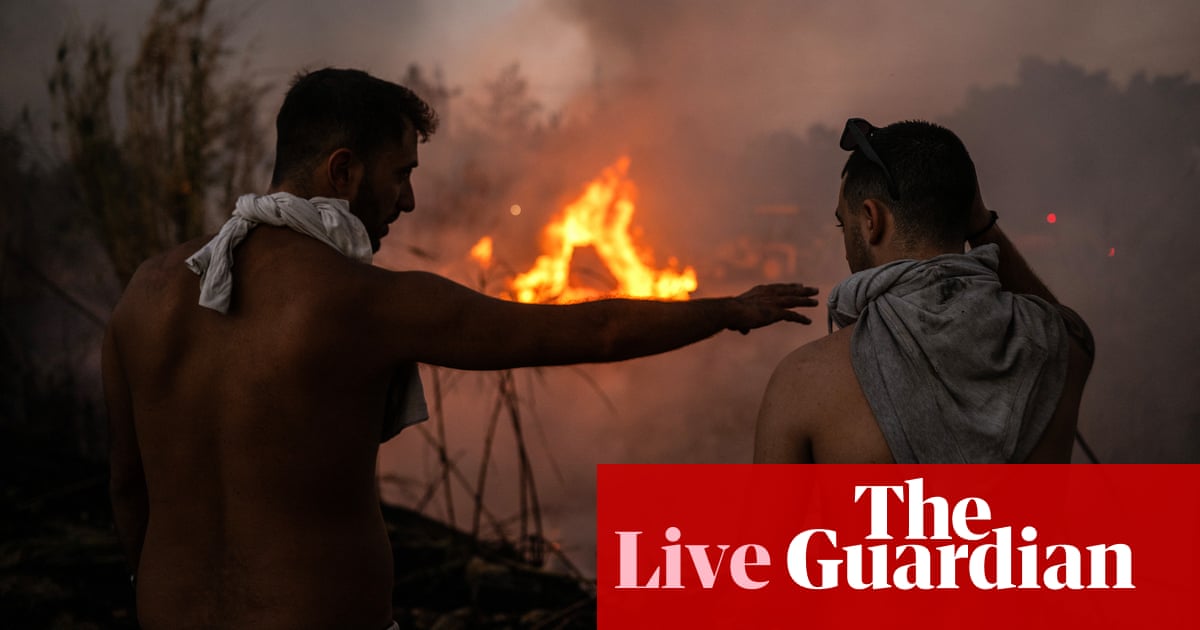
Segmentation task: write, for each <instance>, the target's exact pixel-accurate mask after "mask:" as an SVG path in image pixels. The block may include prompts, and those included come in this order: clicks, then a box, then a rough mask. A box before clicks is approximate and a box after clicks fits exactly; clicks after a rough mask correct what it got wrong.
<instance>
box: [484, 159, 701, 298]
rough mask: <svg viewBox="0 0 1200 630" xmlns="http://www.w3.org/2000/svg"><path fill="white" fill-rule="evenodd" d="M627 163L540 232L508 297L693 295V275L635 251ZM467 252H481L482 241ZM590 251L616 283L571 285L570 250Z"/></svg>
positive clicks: (602, 178)
mask: <svg viewBox="0 0 1200 630" xmlns="http://www.w3.org/2000/svg"><path fill="white" fill-rule="evenodd" d="M628 172H629V158H628V157H621V158H620V159H618V160H617V161H616V163H614V164H612V165H610V166H608V167H607V168H605V169H604V170H603V172H601V174H600V175H599V176H598V177H597V178H596V179H594V180H592V181H591V182H590V183H588V184H587V186H586V187H585V188H584V190H583V193H582V194H580V195H579V197H578V198H577V199H575V200H574V201H573V202H571V203H569V204H567V206H566V207H565V208H563V210H562V211H561V212H560V213H559V214H558V215H557V216H555V217H554V218H553V219H552V220H551V221H550V223H549V224H547V225H546V227H545V228H544V229H543V231H542V254H541V255H540V256H538V258H537V260H536V261H534V264H533V267H532V268H530V269H529V270H528V271H526V272H524V273H521V274H518V275H517V276H516V277H514V278H513V279H512V280H510V281H509V285H508V286H509V297H512V298H513V299H516V300H517V301H519V302H560V303H561V302H577V301H580V300H588V299H595V298H600V297H605V296H606V295H621V296H625V297H637V298H658V299H668V300H686V299H687V298H688V294H690V293H691V292H693V291H695V290H696V287H697V281H696V271H695V269H693V268H692V267H690V266H689V267H685V268H684V269H683V270H682V271H678V270H677V267H678V263H677V261H676V260H675V259H674V258H671V259H670V260H669V261H668V267H667V268H666V269H657V268H655V267H654V266H653V256H652V253H651V251H650V250H649V249H648V248H645V247H638V246H637V245H636V244H634V242H633V237H632V235H631V234H630V230H629V228H630V224H631V223H632V220H633V214H634V211H635V206H634V198H635V196H636V194H637V190H636V188H635V187H634V185H633V182H632V181H630V180H629V178H628V175H627V174H628ZM484 238H485V239H486V240H487V244H486V245H485V244H484V241H483V240H481V241H480V242H479V243H478V244H476V246H475V247H474V248H473V249H472V250H471V252H472V257H474V258H475V259H476V260H480V261H481V264H482V259H481V258H480V256H476V250H483V249H486V250H487V252H488V257H487V259H488V260H490V254H491V240H490V239H488V238H487V237H484ZM589 246H590V247H592V248H593V249H594V250H595V252H596V255H597V256H598V257H599V259H600V261H601V262H602V263H603V264H604V266H605V267H606V268H607V269H608V271H609V273H611V274H612V276H613V278H614V279H615V280H616V282H617V287H616V289H614V290H612V291H611V292H605V291H601V290H598V289H594V288H590V287H584V286H575V285H572V284H571V260H572V258H573V257H574V254H575V250H576V249H578V248H580V247H589Z"/></svg>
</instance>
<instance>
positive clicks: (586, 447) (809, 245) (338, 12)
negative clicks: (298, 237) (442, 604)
mask: <svg viewBox="0 0 1200 630" xmlns="http://www.w3.org/2000/svg"><path fill="white" fill-rule="evenodd" d="M144 5H145V7H146V9H145V10H146V12H148V10H149V7H150V6H151V3H149V2H147V3H144ZM23 6H24V5H21V4H20V3H6V4H5V5H3V9H2V12H0V16H2V17H3V19H2V20H0V28H2V33H3V34H4V35H6V36H7V35H10V34H17V35H19V34H21V33H35V32H47V31H39V30H37V29H38V25H42V26H44V27H45V28H47V29H49V32H52V33H53V32H55V30H56V29H57V28H58V26H57V25H58V24H60V23H62V21H63V19H64V18H63V13H64V12H69V11H68V9H69V10H73V11H87V10H88V9H87V7H89V6H92V5H90V4H89V3H68V2H59V3H57V4H44V5H39V6H40V7H42V8H39V9H22V8H20V7H23ZM123 6H125V7H126V8H124V9H122V13H121V15H119V16H116V18H117V19H125V14H127V13H133V12H135V11H134V8H131V7H135V6H140V5H135V4H134V3H130V4H128V5H123ZM55 7H60V8H62V11H61V12H56V9H55ZM80 7H83V8H80ZM227 8H228V10H229V12H230V13H231V14H233V15H234V16H235V17H237V18H238V19H240V20H241V23H240V24H239V25H238V28H237V29H236V31H235V33H236V35H237V37H240V38H243V39H240V40H235V42H234V43H235V44H238V45H239V46H241V47H243V48H244V49H246V50H249V51H250V52H251V55H250V59H249V61H248V62H247V63H250V64H251V66H252V67H253V68H254V69H255V71H256V72H257V73H259V75H260V76H261V77H262V78H264V79H265V80H269V81H271V82H273V83H274V84H275V85H276V86H277V90H276V93H275V94H274V95H273V97H272V99H274V100H272V99H268V101H267V102H265V103H264V104H263V108H264V109H265V110H269V111H272V112H273V111H274V109H275V108H276V107H277V105H278V99H279V98H280V97H281V95H282V90H283V89H284V87H285V86H286V83H287V80H288V78H289V77H290V76H291V75H292V74H294V73H295V72H296V71H297V70H299V69H300V68H302V67H319V66H324V65H334V66H358V67H363V68H365V69H367V70H370V71H372V72H373V73H375V74H377V75H379V76H383V77H386V78H393V79H396V78H400V77H402V76H405V72H406V69H407V68H408V67H409V65H410V64H414V63H415V64H418V65H419V66H420V67H421V68H422V69H423V70H424V74H423V75H421V76H422V78H423V79H424V80H425V81H426V82H427V83H428V85H429V86H432V87H441V88H444V89H445V92H444V94H443V96H444V98H443V99H442V100H441V101H440V102H439V103H438V105H439V109H440V110H441V111H442V112H443V114H444V115H445V118H446V126H445V128H444V129H443V131H442V132H440V133H439V134H438V135H437V136H435V137H434V138H433V140H432V141H431V142H430V143H429V144H428V145H423V146H422V147H421V151H422V153H421V163H422V166H421V168H420V169H419V170H418V174H417V181H416V184H417V195H418V211H417V213H416V214H414V215H412V216H411V217H409V216H406V217H404V218H402V219H401V222H400V223H399V224H398V225H397V226H395V227H394V228H393V230H392V232H393V236H392V237H391V238H390V239H389V240H388V241H386V242H385V249H384V251H383V252H381V256H380V261H381V264H384V265H386V266H391V267H394V268H425V269H430V270H434V271H437V272H439V273H443V274H445V275H447V276H449V277H451V278H454V279H456V280H458V281H460V282H463V283H465V284H468V285H469V286H474V287H479V288H485V289H495V288H497V287H498V283H499V282H501V280H502V276H503V275H504V274H505V273H506V272H516V271H522V270H524V269H526V268H528V266H529V265H530V264H531V263H532V261H533V259H534V257H535V255H536V254H537V242H538V232H539V230H540V228H541V226H542V225H544V223H545V221H546V220H547V219H548V218H549V217H550V216H551V215H552V214H553V213H555V212H556V211H557V210H558V209H559V208H560V207H561V205H562V204H563V203H565V202H567V201H569V200H570V199H571V198H573V197H574V196H576V195H577V194H578V193H579V190H580V189H581V187H582V185H583V184H584V183H585V182H586V181H588V180H590V179H591V178H592V177H594V176H595V175H596V174H597V173H598V172H599V171H600V169H601V168H602V167H603V166H605V165H607V164H609V163H611V162H613V161H614V160H615V159H616V158H617V157H618V156H620V155H629V156H630V157H631V159H632V167H631V169H630V176H631V178H632V179H633V180H634V181H635V182H636V183H637V184H638V186H639V190H640V196H639V199H638V215H637V216H636V218H635V223H636V224H638V225H639V226H640V228H641V234H640V237H639V241H640V242H642V243H645V244H648V245H650V246H652V247H653V250H654V255H655V259H656V260H655V262H656V263H657V264H658V265H659V266H662V265H663V264H664V263H665V260H666V258H667V257H668V256H675V257H677V258H678V259H679V261H680V263H681V264H682V265H693V266H695V267H696V268H697V271H698V274H699V278H700V285H701V288H700V294H701V295H710V296H711V295H722V294H729V293H733V292H737V291H741V290H744V289H747V288H749V287H750V286H751V285H753V284H755V283H758V282H763V281H766V280H776V279H778V280H795V281H800V282H804V283H806V284H810V285H816V286H819V287H820V288H821V289H822V291H823V295H827V294H828V290H829V289H830V288H831V287H832V286H833V285H834V284H835V283H836V282H837V281H838V280H840V279H841V278H842V277H844V276H845V274H846V273H847V270H846V267H845V262H844V260H843V252H842V251H841V243H840V240H839V238H838V232H837V231H836V229H835V228H834V227H833V217H832V213H833V208H834V204H835V201H836V199H835V198H836V193H837V182H838V173H839V171H840V168H841V165H842V163H843V161H844V159H845V154H844V153H843V152H841V151H839V150H838V149H837V147H836V138H837V133H838V131H839V130H840V125H841V124H842V122H843V121H844V120H845V119H846V118H847V117H849V116H863V117H866V118H868V119H869V120H872V121H873V122H876V123H877V124H884V123H887V122H891V121H894V120H900V119H905V118H922V119H929V120H933V121H935V122H941V123H944V124H946V125H948V126H949V127H950V128H952V129H954V130H955V131H957V132H958V133H959V135H960V136H962V138H963V139H964V141H965V142H966V144H967V146H968V148H969V149H971V151H972V153H973V155H974V157H975V160H976V163H977V164H978V166H979V172H980V174H981V179H982V182H983V186H984V193H985V196H986V198H987V199H988V201H989V203H990V204H991V205H993V206H994V207H996V208H997V209H998V210H999V212H1000V214H1001V217H1002V218H1001V221H1002V222H1003V225H1004V227H1005V229H1006V231H1008V233H1009V234H1010V235H1013V236H1014V237H1015V238H1016V240H1017V242H1018V245H1019V246H1020V247H1021V248H1022V250H1023V252H1024V253H1025V254H1026V256H1027V258H1028V259H1029V260H1030V262H1031V263H1032V265H1033V267H1034V268H1035V270H1037V271H1038V272H1039V274H1041V276H1042V277H1043V279H1045V280H1046V282H1047V283H1048V284H1049V285H1050V287H1051V289H1052V290H1054V291H1055V292H1056V293H1057V294H1058V296H1059V298H1060V299H1061V300H1062V301H1063V302H1065V303H1067V304H1069V305H1071V306H1074V307H1076V308H1077V310H1079V311H1080V312H1081V314H1082V315H1083V316H1084V318H1085V319H1086V320H1087V321H1088V322H1089V323H1090V324H1091V326H1092V328H1093V331H1094V332H1095V334H1096V337H1097V345H1098V348H1099V358H1098V359H1097V363H1096V366H1095V368H1094V371H1093V374H1092V378H1091V381H1090V383H1089V386H1088V389H1087V391H1086V393H1085V396H1084V402H1083V411H1082V414H1081V419H1080V427H1081V429H1082V430H1083V432H1084V434H1085V435H1086V436H1087V437H1088V438H1089V440H1090V442H1091V443H1092V446H1093V447H1094V448H1095V450H1096V451H1097V452H1098V454H1099V456H1100V458H1101V460H1102V461H1107V462H1117V461H1122V462H1123V461H1154V462H1160V461H1190V462H1196V461H1200V392H1197V391H1196V388H1195V383H1196V382H1198V380H1200V365H1198V362H1197V360H1196V356H1197V355H1198V351H1200V337H1198V333H1197V332H1196V331H1195V329H1194V327H1192V326H1191V325H1190V322H1193V321H1196V320H1197V319H1200V303H1198V302H1197V300H1196V298H1195V297H1194V296H1193V295H1191V294H1190V293H1189V289H1190V288H1191V287H1194V286H1197V281H1200V276H1198V273H1197V272H1196V271H1194V270H1196V269H1200V265H1197V262H1200V261H1197V260H1196V255H1195V253H1194V248H1193V247H1192V246H1191V244H1190V243H1189V242H1188V241H1187V240H1186V239H1188V238H1189V237H1191V235H1194V234H1197V233H1200V225H1197V223H1198V219H1197V217H1200V213H1198V212H1197V210H1200V208H1197V207H1196V201H1195V199H1196V194H1195V193H1196V190H1197V184H1198V183H1200V167H1198V165H1200V127H1198V126H1197V123H1196V121H1195V117H1194V112H1195V111H1198V110H1200V84H1198V83H1197V82H1196V80H1195V79H1194V78H1192V77H1189V76H1188V75H1187V73H1192V75H1193V76H1194V75H1195V73H1196V71H1197V70H1200V45H1198V44H1197V43H1196V39H1195V33H1197V32H1200V5H1196V4H1195V3H1193V2H1187V1H1181V2H1159V3H1155V4H1154V5H1153V7H1152V8H1146V7H1143V6H1141V5H1138V4H1135V3H1125V2H1097V3H1088V4H1087V5H1086V6H1082V7H1081V6H1077V3H1044V2H1036V1H1032V0H1017V1H1014V2H1006V3H984V2H970V3H964V2H951V1H948V0H945V1H933V2H922V3H895V2H884V1H878V2H862V1H851V2H832V1H819V2H818V1H810V2H794V1H786V2H785V1H782V0H780V1H759V2H747V3H733V2H723V1H722V2H718V1H708V0H700V1H692V2H685V1H684V0H662V1H659V2H653V3H648V2H601V1H585V0H567V1H564V2H550V1H546V2H537V1H533V0H529V1H518V0H511V1H505V2H489V3H478V2H432V1H429V0H423V1H422V0H410V1H408V2H400V3H372V2H358V3H356V2H344V3H340V4H338V5H337V6H332V5H330V6H325V5H321V4H319V3H318V4H312V3H310V4H305V5H297V4H295V3H291V2H279V1H276V0H264V1H262V2H259V3H258V4H257V5H256V7H255V8H254V9H253V10H251V11H250V12H248V13H237V12H236V11H235V9H234V8H232V7H227ZM89 15H90V14H89ZM128 19H130V20H132V19H133V18H128ZM126 28H130V30H131V31H136V28H132V27H128V25H126ZM117 29H118V30H120V29H121V26H120V25H119V24H118V25H117ZM5 41H6V43H5V44H4V46H5V50H6V51H7V50H8V49H9V48H10V47H11V48H13V49H15V50H14V53H19V54H14V55H13V56H7V57H6V58H8V59H10V60H13V59H21V60H23V62H25V61H27V62H29V63H22V64H20V65H21V67H20V68H15V70H16V71H18V72H19V73H21V74H20V76H19V77H18V78H19V79H20V80H14V81H13V88H14V89H13V90H11V91H8V96H7V97H6V98H5V101H4V103H5V106H6V107H8V108H9V109H10V110H12V109H13V108H14V107H17V106H19V105H13V104H14V103H19V102H21V99H25V100H32V99H33V98H34V97H33V96H32V94H33V92H32V91H30V90H32V88H29V87H27V86H28V85H35V84H37V85H40V83H41V81H40V80H39V79H38V77H37V76H35V75H36V72H35V71H36V68H38V67H48V66H49V64H50V60H51V59H52V58H53V57H52V53H53V49H52V44H50V47H49V48H46V49H45V52H44V53H37V54H34V51H35V50H36V49H37V47H38V46H46V44H45V42H44V41H42V40H38V41H34V40H33V39H32V38H29V37H24V38H14V39H6V40H5ZM38 55H44V56H41V57H39V56H38ZM39 58H40V59H45V60H46V61H45V62H36V63H35V62H34V60H35V59H39ZM512 64H517V65H516V66H515V67H516V70H506V68H509V67H510V66H512ZM435 70H440V71H441V75H440V76H441V77H442V78H441V79H440V80H439V79H438V78H437V77H438V76H439V75H438V74H437V73H436V72H435ZM31 73H33V74H31ZM6 83H7V81H6ZM6 87H7V86H6ZM427 87H428V86H427ZM22 95H25V96H22ZM43 96H44V95H43ZM530 105H534V106H536V107H533V108H532V109H523V108H524V107H525V106H530ZM514 111H516V112H520V111H525V112H526V114H525V115H521V116H517V117H516V118H513V117H512V116H510V114H512V113H513V112H514ZM264 185H265V181H264ZM514 203H519V204H520V205H521V206H522V208H523V212H522V213H521V215H520V216H519V217H514V216H512V215H511V214H510V213H509V211H508V209H509V207H510V206H511V205H512V204H514ZM1051 211H1053V212H1056V213H1057V214H1058V216H1059V221H1058V222H1057V223H1056V224H1054V225H1053V226H1050V225H1048V224H1046V223H1045V221H1044V220H1043V217H1044V216H1045V214H1046V213H1047V212H1051ZM485 234H490V235H493V236H494V237H495V243H496V256H497V259H498V260H499V261H501V263H502V264H500V265H499V266H498V267H497V268H496V270H494V271H493V272H491V274H490V275H481V273H480V271H479V269H478V268H477V266H475V265H474V263H472V262H470V261H469V260H468V259H467V252H468V250H469V249H470V247H471V245H472V244H473V243H474V242H475V241H476V240H477V239H478V238H479V237H480V236H483V235H485ZM1110 250H1115V255H1114V256H1111V257H1110V256H1108V252H1109V251H1110ZM426 254H431V256H429V255H426ZM581 264H584V265H585V266H587V265H590V266H591V267H592V268H595V266H596V262H595V260H592V259H588V258H587V256H586V254H584V255H581ZM596 271H597V273H598V274H599V275H601V276H602V275H603V270H602V269H600V270H596ZM399 299H404V298H402V297H401V298H399ZM810 314H811V315H812V316H813V319H814V320H815V321H816V322H817V323H816V324H814V325H813V326H811V327H801V326H795V325H779V326H775V327H773V328H770V329H767V330H762V331H757V332H754V333H752V334H751V335H749V336H746V337H743V336H740V335H737V334H735V333H728V332H727V333H722V334H721V335H718V336H717V337H716V338H714V339H711V340H708V341H705V342H702V343H700V344H697V345H694V346H691V347H688V348H685V349H682V350H679V351H677V352H674V353H670V354H667V355H663V356H659V357H651V358H646V359H639V360H636V361H629V362H624V363H620V364H615V365H599V366H583V367H581V368H577V369H572V368H551V369H545V370H521V371H519V375H518V382H519V383H520V387H521V390H520V391H521V393H522V396H521V399H522V405H523V406H522V409H523V411H524V419H525V420H526V422H527V426H526V431H525V434H526V437H527V441H528V443H529V446H530V448H531V450H532V454H533V457H534V465H535V469H536V473H537V480H538V488H539V491H540V492H541V496H542V503H543V505H544V506H546V511H547V514H548V517H547V522H548V524H549V527H550V528H551V529H550V531H549V534H550V536H551V537H552V538H554V537H560V539H561V540H564V541H565V543H566V544H567V546H568V548H569V550H571V551H572V557H573V558H574V559H575V560H576V561H577V562H580V563H582V564H585V565H586V564H589V563H590V562H591V560H590V559H591V558H592V553H591V549H592V548H593V545H594V531H593V527H594V525H593V523H594V514H593V510H594V498H595V494H594V493H595V465H596V464H597V463H603V462H615V463H622V462H710V463H715V462H747V461H749V459H750V456H751V447H752V441H753V428H754V416H755V413H756V411H757V406H758V402H759V398H760V396H761V394H762V391H763V388H764V387H765V384H766V381H767V378H768V376H769V375H770V373H771V370H772V369H773V368H774V366H775V365H776V364H777V363H778V361H779V360H780V359H781V358H782V357H783V356H784V355H786V354H787V353H788V352H789V351H790V350H791V349H793V348H796V347H798V346H800V345H802V344H804V343H806V342H808V341H811V340H813V339H815V338H817V337H819V336H820V335H823V334H824V332H825V330H824V326H823V325H822V324H823V321H824V314H823V312H822V310H820V309H817V310H813V311H812V312H811V313H810ZM447 378H448V380H447V387H446V396H445V404H446V409H445V416H446V418H447V426H446V429H447V432H448V436H447V442H448V444H449V449H450V456H451V458H452V459H453V460H454V461H455V462H456V465H458V466H461V468H462V469H463V471H464V473H465V476H466V477H467V478H469V479H472V480H473V479H475V475H476V469H477V467H478V465H479V464H478V462H479V460H480V454H481V452H482V448H483V436H484V433H485V430H486V426H487V421H488V418H489V417H490V415H491V410H492V405H493V400H494V394H495V388H496V386H495V382H494V380H493V377H491V376H488V375H483V374H457V375H454V376H452V377H447ZM427 382H428V381H427ZM497 435H498V438H497V442H496V445H495V448H496V453H497V455H496V456H495V457H493V460H492V462H493V464H492V467H493V470H492V472H491V474H490V476H489V480H488V488H489V490H488V493H487V501H488V504H489V505H490V506H492V509H493V511H495V512H497V514H498V516H500V517H501V518H503V517H510V516H512V515H513V512H514V510H515V509H516V508H515V506H516V495H517V490H516V487H517V486H516V481H515V480H516V478H517V475H518V472H517V463H516V457H515V455H514V449H515V446H514V444H513V442H512V439H511V431H510V430H509V429H508V428H507V427H506V426H504V425H503V424H502V425H501V426H500V428H499V430H498V433H497ZM381 458H382V460H381V461H382V464H381V468H382V469H383V470H385V471H390V472H391V473H394V474H395V475H399V476H401V477H405V478H407V479H409V480H410V481H411V483H408V484H407V485H405V484H401V485H398V486H389V487H388V489H387V492H388V493H389V496H391V497H393V498H399V499H402V500H404V501H405V502H408V503H415V502H416V501H417V500H419V499H420V498H421V497H423V496H425V495H426V489H427V485H423V484H424V483H425V482H427V481H429V480H433V479H435V478H436V476H437V475H436V472H437V470H438V465H437V462H436V458H435V457H434V456H433V453H432V451H431V450H430V449H429V448H428V446H427V444H426V442H425V440H424V439H422V438H421V436H420V435H418V434H417V432H416V430H414V429H409V430H407V431H406V432H405V433H404V434H402V436H401V437H400V438H399V439H396V440H393V441H392V442H391V443H389V444H388V445H386V446H385V447H384V449H383V452H382V455H381ZM1077 458H1078V454H1077ZM455 496H456V498H457V501H456V507H457V509H456V516H457V520H458V523H459V525H462V524H463V523H464V522H465V521H466V519H465V518H464V516H463V515H464V514H469V513H470V502H469V501H468V497H467V495H466V493H465V492H464V491H463V489H462V488H455ZM440 501H441V499H440V497H438V498H435V499H434V500H433V501H432V502H431V503H429V505H428V507H429V509H430V510H431V511H434V512H435V513H436V512H437V507H438V506H439V505H440Z"/></svg>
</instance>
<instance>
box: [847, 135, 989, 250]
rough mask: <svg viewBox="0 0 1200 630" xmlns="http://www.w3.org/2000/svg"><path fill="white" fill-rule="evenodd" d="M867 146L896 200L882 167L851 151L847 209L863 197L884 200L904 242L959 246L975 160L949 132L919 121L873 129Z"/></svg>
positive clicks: (972, 194)
mask: <svg viewBox="0 0 1200 630" xmlns="http://www.w3.org/2000/svg"><path fill="white" fill-rule="evenodd" d="M870 142H871V146H872V147H873V148H874V149H875V152H876V153H878V154H879V157H880V159H881V160H883V163H884V164H886V165H887V169H888V171H889V172H890V173H891V175H892V179H894V180H895V182H896V188H897V191H896V192H897V193H898V194H899V195H900V199H895V198H893V197H892V195H891V194H890V193H889V192H888V181H887V177H886V176H885V175H884V172H883V170H882V169H880V168H879V166H878V165H876V164H874V163H873V162H871V160H869V159H867V157H866V156H865V155H862V152H861V151H859V150H855V151H854V152H853V153H851V154H850V157H849V159H847V160H846V166H845V167H844V168H843V169H842V175H844V176H845V178H846V182H845V187H844V194H845V197H846V203H847V204H848V205H849V207H850V208H852V209H853V208H857V207H859V206H860V205H861V204H862V202H863V201H865V200H866V199H879V200H882V201H884V202H886V203H887V204H888V206H889V207H890V208H891V209H892V214H893V215H894V216H895V217H896V229H897V232H898V235H899V237H900V239H901V240H902V241H904V242H907V243H913V244H915V243H922V242H924V243H933V244H937V245H950V244H955V243H958V244H961V243H962V241H963V238H964V237H965V235H966V229H967V221H968V219H969V218H970V210H971V203H972V201H973V200H974V198H975V186H976V183H975V163H974V162H972V161H971V155H970V154H969V153H967V148H966V147H965V146H963V143H962V140H959V139H958V136H956V135H954V132H952V131H950V130H949V129H946V128H945V127H942V126H940V125H935V124H933V123H930V122H925V121H921V120H906V121H903V122H898V123H893V124H891V125H888V126H886V127H883V128H882V129H877V130H876V131H875V132H874V133H873V134H871V138H870Z"/></svg>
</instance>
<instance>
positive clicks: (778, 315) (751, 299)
mask: <svg viewBox="0 0 1200 630" xmlns="http://www.w3.org/2000/svg"><path fill="white" fill-rule="evenodd" d="M816 294H817V289H816V288H815V287H806V286H804V285H802V284H762V285H759V286H756V287H754V288H753V289H750V290H749V291H746V292H745V293H743V294H741V295H739V296H737V297H735V298H733V301H734V304H735V305H736V306H737V308H735V309H734V313H733V322H732V323H730V324H729V326H727V328H729V329H730V330H736V331H738V332H741V333H742V334H743V335H744V334H746V333H748V332H750V331H751V330H753V329H755V328H761V327H763V326H768V325H770V324H774V323H775V322H779V321H789V322H797V323H800V324H811V323H812V320H811V319H809V318H807V317H805V316H804V315H801V314H800V313H797V312H795V311H793V310H792V309H794V308H800V307H812V306H817V305H818V303H819V302H817V300H815V299H813V297H812V296H814V295H816Z"/></svg>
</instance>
